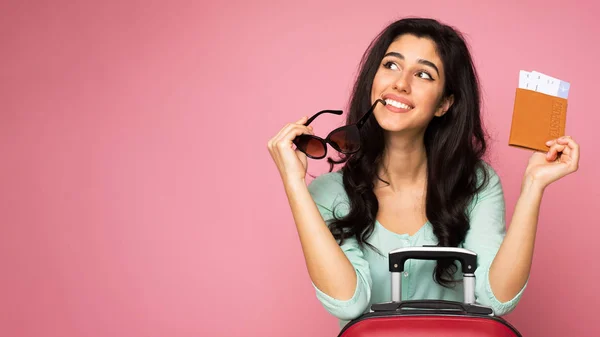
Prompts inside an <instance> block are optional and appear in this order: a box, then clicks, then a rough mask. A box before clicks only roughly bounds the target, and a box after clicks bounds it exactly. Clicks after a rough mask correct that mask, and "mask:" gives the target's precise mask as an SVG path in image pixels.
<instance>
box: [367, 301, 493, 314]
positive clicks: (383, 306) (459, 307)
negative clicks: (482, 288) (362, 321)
mask: <svg viewBox="0 0 600 337" xmlns="http://www.w3.org/2000/svg"><path fill="white" fill-rule="evenodd" d="M405 308H406V309H410V308H414V309H431V310H438V311H446V310H454V311H460V312H462V313H464V314H475V315H491V314H493V312H494V311H493V310H492V308H488V307H484V306H478V305H472V304H466V303H461V302H455V301H445V300H417V301H402V302H389V303H378V304H373V305H372V306H371V310H373V311H375V312H382V311H397V310H399V309H405Z"/></svg>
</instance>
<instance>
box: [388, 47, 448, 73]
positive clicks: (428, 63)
mask: <svg viewBox="0 0 600 337" xmlns="http://www.w3.org/2000/svg"><path fill="white" fill-rule="evenodd" d="M387 56H394V57H397V58H399V59H401V60H404V55H402V54H400V53H398V52H395V51H391V52H389V53H387V54H385V55H384V56H383V57H387ZM417 62H418V63H420V64H423V65H426V66H429V67H431V68H433V69H435V72H436V73H437V74H438V76H440V71H439V69H438V67H437V66H436V65H435V64H434V63H433V62H431V61H427V60H424V59H418V60H417Z"/></svg>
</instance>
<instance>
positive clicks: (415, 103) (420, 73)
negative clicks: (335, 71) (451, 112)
mask: <svg viewBox="0 0 600 337" xmlns="http://www.w3.org/2000/svg"><path fill="white" fill-rule="evenodd" d="M435 47H436V46H435V43H434V42H433V41H431V40H430V39H428V38H418V37H416V36H414V35H401V36H399V37H398V38H396V40H395V41H394V42H392V44H390V46H389V47H388V49H387V51H386V54H385V56H384V57H383V59H382V60H381V63H380V65H379V69H378V70H377V73H376V74H375V78H374V80H373V86H372V88H371V100H372V102H375V100H377V99H379V98H381V99H383V100H385V101H386V103H387V104H386V105H385V106H383V105H381V104H379V105H377V107H376V109H375V110H374V112H373V114H374V115H375V118H376V119H377V122H378V123H379V125H380V126H381V127H382V128H383V129H384V130H386V131H390V132H398V131H408V130H425V128H426V127H427V125H428V124H429V122H430V121H431V119H432V118H434V116H442V115H443V114H444V113H445V112H446V111H447V110H448V109H449V108H450V105H451V104H452V99H451V98H450V99H444V100H443V101H442V94H443V91H444V82H445V78H444V68H443V65H442V61H441V59H440V57H439V56H438V54H437V52H436V48H435Z"/></svg>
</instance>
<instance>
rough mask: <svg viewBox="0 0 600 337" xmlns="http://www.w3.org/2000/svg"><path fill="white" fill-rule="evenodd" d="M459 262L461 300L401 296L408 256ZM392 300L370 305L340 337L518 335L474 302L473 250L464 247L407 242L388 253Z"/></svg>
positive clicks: (489, 309) (350, 323) (489, 311)
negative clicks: (404, 299)
mask: <svg viewBox="0 0 600 337" xmlns="http://www.w3.org/2000/svg"><path fill="white" fill-rule="evenodd" d="M446 258H452V259H455V260H458V261H460V264H461V268H462V273H463V280H464V302H454V301H443V300H411V301H402V299H401V298H400V297H401V294H402V281H401V280H402V279H401V277H400V274H401V273H402V272H403V271H404V263H405V262H406V260H409V259H423V260H438V259H446ZM389 266H390V272H391V277H392V289H391V290H392V301H391V302H386V303H378V304H373V305H372V306H371V310H370V312H368V313H365V314H363V315H362V316H360V317H358V318H356V319H354V320H352V321H350V322H349V323H348V324H346V326H345V327H344V328H343V329H342V331H340V333H339V335H338V337H374V336H377V337H392V336H393V337H400V336H402V337H438V336H440V337H441V336H444V337H492V336H493V337H521V334H520V333H519V332H518V331H517V329H516V328H515V327H513V326H512V325H510V324H509V323H508V322H507V321H506V320H504V319H502V318H500V317H496V316H494V314H493V311H492V309H491V308H489V307H485V306H481V305H478V304H475V269H476V268H477V254H476V253H474V252H472V251H470V250H467V249H463V248H449V247H432V246H423V247H409V248H401V249H396V250H393V251H391V252H390V253H389Z"/></svg>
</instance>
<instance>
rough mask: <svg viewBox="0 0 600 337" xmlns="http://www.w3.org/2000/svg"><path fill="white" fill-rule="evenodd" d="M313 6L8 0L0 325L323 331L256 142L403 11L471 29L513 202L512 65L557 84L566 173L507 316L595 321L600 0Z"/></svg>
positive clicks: (553, 330)
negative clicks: (523, 286)
mask: <svg viewBox="0 0 600 337" xmlns="http://www.w3.org/2000/svg"><path fill="white" fill-rule="evenodd" d="M320 2H321V1H309V2H288V3H286V4H282V3H281V2H280V1H261V2H253V3H252V4H250V2H245V1H244V2H242V1H228V2H222V3H221V4H216V1H215V2H214V3H212V4H208V3H203V2H197V1H186V2H183V1H179V2H171V1H163V2H158V1H133V0H124V1H120V3H118V4H117V2H116V1H114V2H100V1H97V2H96V3H92V2H87V3H85V4H84V3H83V2H78V3H79V4H74V3H75V2H74V1H69V2H68V1H38V2H37V4H33V2H29V1H28V2H25V1H8V2H6V1H4V2H2V4H1V5H0V39H1V40H0V42H1V43H0V46H1V48H2V51H1V52H0V58H1V61H2V62H1V63H0V114H1V115H0V117H1V119H0V153H1V154H2V156H1V163H2V165H1V166H0V173H1V174H0V188H1V192H0V226H1V227H0V266H1V268H2V271H1V273H0V308H1V309H0V335H2V336H15V337H17V336H18V337H25V336H26V337H33V336H46V337H52V336H57V337H58V336H60V337H73V336H86V337H101V336H102V337H104V336H123V337H125V336H127V337H138V336H140V337H141V336H144V337H150V336H173V337H183V336H307V335H309V336H335V335H336V334H337V332H338V327H337V322H336V320H335V319H334V318H333V317H331V316H329V315H328V314H327V313H326V312H325V310H324V309H323V308H322V307H321V305H320V304H319V303H318V302H317V300H316V298H315V296H314V292H313V290H312V287H311V285H310V280H309V278H308V275H307V273H306V269H305V266H304V261H303V258H302V253H301V250H300V245H299V243H298V239H297V235H296V232H295V228H294V224H293V222H292V218H291V214H290V211H289V207H288V205H287V201H286V199H285V195H284V193H283V190H282V186H281V182H280V179H279V176H278V173H277V171H276V169H275V166H274V165H273V164H272V162H271V159H270V157H269V155H268V151H267V149H266V144H267V141H268V139H269V138H270V137H271V136H272V135H274V134H276V133H277V132H278V130H279V129H280V127H281V126H283V125H284V124H285V123H287V122H289V121H294V120H296V119H298V118H300V117H301V116H302V115H310V114H312V113H314V112H315V111H317V110H320V109H325V108H330V109H343V108H345V106H346V102H347V98H348V94H349V88H350V86H351V84H352V80H353V76H354V75H355V70H356V66H357V64H358V61H359V58H360V57H361V55H362V53H363V51H364V49H365V48H366V47H367V45H368V43H369V42H370V41H371V39H372V38H373V37H374V36H375V34H377V33H378V32H379V31H380V30H381V29H382V28H383V27H384V26H385V25H386V24H387V23H389V22H390V21H391V20H394V19H396V18H400V17H402V16H405V15H421V16H432V17H435V18H438V19H441V20H443V21H445V22H448V23H451V24H453V25H455V26H457V27H458V28H459V29H461V30H462V31H463V32H465V33H466V35H467V37H468V41H469V43H470V44H471V45H472V50H473V54H474V57H475V61H476V64H477V66H478V69H479V72H480V75H481V79H482V84H483V86H484V99H485V121H486V124H487V125H488V127H489V130H490V133H491V135H492V136H493V137H494V141H493V142H492V144H491V145H492V155H491V158H492V160H493V164H494V165H495V167H496V169H497V171H498V173H499V174H500V176H501V177H502V180H503V183H504V188H505V193H506V201H507V207H508V217H509V219H510V216H511V215H512V211H513V207H514V204H515V201H516V199H517V197H518V192H519V184H520V178H521V175H522V173H523V172H524V168H525V166H526V163H527V159H528V157H529V152H528V151H524V150H519V149H514V148H509V147H508V146H507V145H506V144H507V140H508V132H509V129H510V122H511V113H512V104H513V98H514V93H515V87H516V85H517V76H518V71H519V70H520V69H525V70H537V71H540V72H544V73H546V74H548V75H551V76H555V77H559V78H562V79H565V80H567V81H570V82H571V84H572V86H571V95H570V97H569V109H568V116H569V117H568V123H567V130H568V133H569V134H570V135H573V136H574V137H575V138H576V139H577V140H578V141H579V143H580V144H581V148H582V158H581V163H580V164H581V166H580V170H579V172H577V174H575V175H572V176H569V177H567V178H565V179H564V180H562V181H560V182H558V183H556V184H554V185H553V186H551V187H550V188H549V189H548V190H547V192H546V194H545V197H544V200H543V205H542V212H541V216H540V225H539V231H538V238H537V243H536V253H535V260H534V264H533V271H532V275H531V279H530V282H529V288H528V289H527V291H526V292H525V295H524V297H523V300H522V302H521V303H520V305H519V306H518V308H517V309H516V311H515V312H514V313H512V314H511V315H509V316H507V319H508V320H509V321H510V322H512V323H513V324H514V325H515V326H516V327H517V328H518V329H520V330H521V332H522V333H523V334H524V336H546V337H552V336H567V335H569V336H583V335H585V336H594V335H596V336H597V335H599V334H600V328H599V325H598V324H597V317H595V316H597V313H596V311H597V309H598V307H599V305H600V303H599V302H600V301H599V295H598V286H597V280H598V277H599V276H600V273H599V271H600V269H599V268H598V267H597V261H596V260H591V261H589V262H584V261H583V258H591V259H595V258H597V257H598V256H599V254H600V245H599V244H598V235H599V234H600V230H599V229H598V226H597V225H598V220H597V214H598V209H597V205H598V197H599V193H598V189H599V187H600V186H599V184H598V180H597V179H595V178H594V176H593V175H594V173H596V174H597V172H598V169H599V166H598V164H599V161H598V154H599V152H598V150H597V149H594V147H593V146H594V144H596V143H597V142H596V141H594V140H593V139H595V138H594V137H595V136H594V132H595V131H594V130H596V129H597V125H598V124H599V123H600V117H599V114H598V113H597V110H598V94H597V83H596V82H597V80H598V77H599V76H598V75H599V72H598V62H597V57H598V55H599V54H600V50H599V47H598V44H597V43H596V42H594V39H596V38H597V37H598V36H600V25H599V24H598V23H597V17H596V14H597V13H598V7H597V5H591V3H592V2H591V1H590V2H585V3H588V4H590V5H584V4H581V3H583V2H574V1H529V2H527V3H521V1H518V2H519V3H520V4H518V5H517V1H501V2H500V1H499V2H494V3H492V2H485V3H484V2H480V1H463V2H460V1H459V2H457V1H451V2H450V1H448V2H447V1H439V2H434V1H413V2H406V1H404V2H403V1H366V2H365V1H362V2H356V4H351V3H349V2H348V1H336V2H328V3H327V4H321V3H320ZM25 3H29V4H28V5H26V4H25ZM301 3H302V4H301ZM542 10H546V11H547V12H545V13H544V14H542V12H541V11H542ZM341 122H342V119H341V118H339V117H335V116H331V117H326V116H324V117H322V119H320V121H319V122H318V123H316V124H315V131H316V132H317V133H320V134H322V133H325V132H327V131H328V130H330V129H331V128H333V127H334V126H337V125H340V123H341ZM596 136H597V135H596ZM310 165H311V166H310V167H309V171H310V173H312V174H320V173H323V172H325V169H326V168H325V166H323V165H322V163H316V162H314V161H311V162H310Z"/></svg>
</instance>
